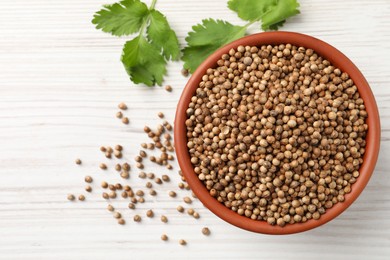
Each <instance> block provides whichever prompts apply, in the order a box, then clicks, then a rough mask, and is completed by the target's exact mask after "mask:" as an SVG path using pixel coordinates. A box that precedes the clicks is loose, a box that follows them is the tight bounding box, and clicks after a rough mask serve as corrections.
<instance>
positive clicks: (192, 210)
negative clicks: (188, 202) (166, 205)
mask: <svg viewBox="0 0 390 260" xmlns="http://www.w3.org/2000/svg"><path fill="white" fill-rule="evenodd" d="M187 213H188V215H191V216H192V215H194V213H195V210H194V209H192V208H189V209H187Z"/></svg>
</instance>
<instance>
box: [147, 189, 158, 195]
mask: <svg viewBox="0 0 390 260" xmlns="http://www.w3.org/2000/svg"><path fill="white" fill-rule="evenodd" d="M149 194H150V195H151V196H156V195H157V192H156V191H155V190H153V189H151V190H150V191H149Z"/></svg>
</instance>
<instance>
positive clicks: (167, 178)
mask: <svg viewBox="0 0 390 260" xmlns="http://www.w3.org/2000/svg"><path fill="white" fill-rule="evenodd" d="M161 178H162V180H163V181H165V182H168V181H170V180H171V179H170V178H169V176H168V175H166V174H163V175H162V176H161Z"/></svg>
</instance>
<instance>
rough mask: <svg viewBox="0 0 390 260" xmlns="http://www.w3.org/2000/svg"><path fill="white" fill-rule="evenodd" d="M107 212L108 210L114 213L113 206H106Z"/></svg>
mask: <svg viewBox="0 0 390 260" xmlns="http://www.w3.org/2000/svg"><path fill="white" fill-rule="evenodd" d="M107 210H108V211H114V210H115V208H114V206H112V205H111V204H108V205H107Z"/></svg>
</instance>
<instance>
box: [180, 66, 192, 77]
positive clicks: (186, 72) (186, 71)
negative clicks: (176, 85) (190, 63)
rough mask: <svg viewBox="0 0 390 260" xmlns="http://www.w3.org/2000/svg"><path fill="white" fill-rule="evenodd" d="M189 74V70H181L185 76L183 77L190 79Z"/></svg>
mask: <svg viewBox="0 0 390 260" xmlns="http://www.w3.org/2000/svg"><path fill="white" fill-rule="evenodd" d="M189 74H190V72H189V71H188V69H185V68H182V69H181V75H183V77H188V75H189Z"/></svg>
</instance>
